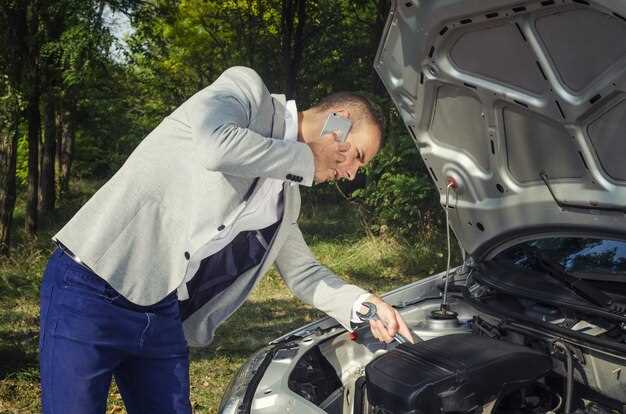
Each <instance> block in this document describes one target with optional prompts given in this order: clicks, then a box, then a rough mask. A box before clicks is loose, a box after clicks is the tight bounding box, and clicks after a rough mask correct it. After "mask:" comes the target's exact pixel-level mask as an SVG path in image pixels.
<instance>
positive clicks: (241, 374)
mask: <svg viewBox="0 0 626 414" xmlns="http://www.w3.org/2000/svg"><path fill="white" fill-rule="evenodd" d="M273 349H274V347H273V346H267V347H265V348H262V349H261V350H260V351H258V352H257V353H255V354H254V355H252V357H251V358H250V359H249V360H248V362H246V363H245V364H244V365H243V366H242V367H241V368H239V370H238V371H237V372H236V373H235V375H234V376H233V378H232V379H231V380H230V383H229V384H228V386H227V387H226V390H225V391H224V396H223V397H222V401H221V402H220V407H219V410H218V413H220V414H248V413H250V405H251V403H252V397H253V395H254V391H256V387H257V385H258V383H259V381H260V379H261V377H262V376H263V372H265V368H267V365H268V364H269V363H270V361H271V360H272V355H273V352H272V351H273Z"/></svg>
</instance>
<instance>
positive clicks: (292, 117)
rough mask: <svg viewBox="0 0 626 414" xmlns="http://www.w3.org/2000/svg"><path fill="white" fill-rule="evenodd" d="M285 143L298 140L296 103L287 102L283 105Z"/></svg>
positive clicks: (292, 101)
mask: <svg viewBox="0 0 626 414" xmlns="http://www.w3.org/2000/svg"><path fill="white" fill-rule="evenodd" d="M284 139H285V141H297V140H298V107H297V106H296V101H294V100H293V99H292V100H289V101H287V103H286V104H285V136H284Z"/></svg>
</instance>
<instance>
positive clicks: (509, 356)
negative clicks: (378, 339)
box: [365, 334, 552, 414]
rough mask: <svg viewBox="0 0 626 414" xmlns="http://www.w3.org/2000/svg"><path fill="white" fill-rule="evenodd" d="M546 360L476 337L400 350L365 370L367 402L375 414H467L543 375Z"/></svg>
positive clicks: (454, 337) (524, 349)
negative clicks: (453, 413) (452, 413)
mask: <svg viewBox="0 0 626 414" xmlns="http://www.w3.org/2000/svg"><path fill="white" fill-rule="evenodd" d="M551 368H552V362H551V359H550V357H549V356H548V355H546V354H544V353H541V352H539V351H536V350H533V349H531V348H527V347H524V346H520V345H514V344H511V343H508V342H503V341H498V340H495V339H490V338H485V337H482V336H476V335H467V334H456V335H447V336H441V337H438V338H434V339H431V340H429V341H425V342H419V343H416V344H402V345H399V346H398V347H397V348H396V349H394V350H393V351H390V352H388V353H386V354H384V355H382V356H381V357H379V358H377V359H375V360H374V361H372V362H371V363H370V364H369V365H368V366H367V367H366V369H365V376H366V381H367V396H368V400H369V402H370V405H372V406H374V407H376V409H377V410H378V412H390V413H394V414H432V413H451V412H455V413H467V412H471V411H472V410H475V409H476V408H478V407H480V406H482V405H484V404H486V403H488V402H489V401H492V400H494V399H496V398H497V396H498V394H500V393H501V392H510V391H513V390H515V389H517V388H520V387H523V386H526V385H528V384H530V383H532V382H534V381H535V380H537V379H538V378H540V377H543V376H544V375H546V374H547V373H548V372H549V371H550V369H551Z"/></svg>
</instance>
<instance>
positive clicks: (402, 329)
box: [394, 309, 415, 344]
mask: <svg viewBox="0 0 626 414" xmlns="http://www.w3.org/2000/svg"><path fill="white" fill-rule="evenodd" d="M394 312H395V313H396V320H397V321H398V333H399V334H400V335H402V336H404V337H405V338H406V339H407V340H408V341H409V342H410V343H412V344H414V343H415V341H414V340H413V333H412V332H411V330H410V329H409V327H408V326H407V325H406V323H405V322H404V319H402V316H400V313H399V312H398V311H397V310H395V309H394Z"/></svg>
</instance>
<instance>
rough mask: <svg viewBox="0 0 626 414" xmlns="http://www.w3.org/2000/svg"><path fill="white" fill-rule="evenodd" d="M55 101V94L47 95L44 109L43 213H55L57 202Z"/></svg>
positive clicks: (41, 209)
mask: <svg viewBox="0 0 626 414" xmlns="http://www.w3.org/2000/svg"><path fill="white" fill-rule="evenodd" d="M54 100H55V96H54V94H53V93H49V94H47V96H46V99H45V109H44V143H43V154H42V162H41V176H40V177H41V178H40V183H39V210H40V211H41V212H50V211H53V210H54V202H55V185H54V184H55V180H54V158H55V155H56V154H55V150H56V135H57V131H56V110H55V103H54Z"/></svg>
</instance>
